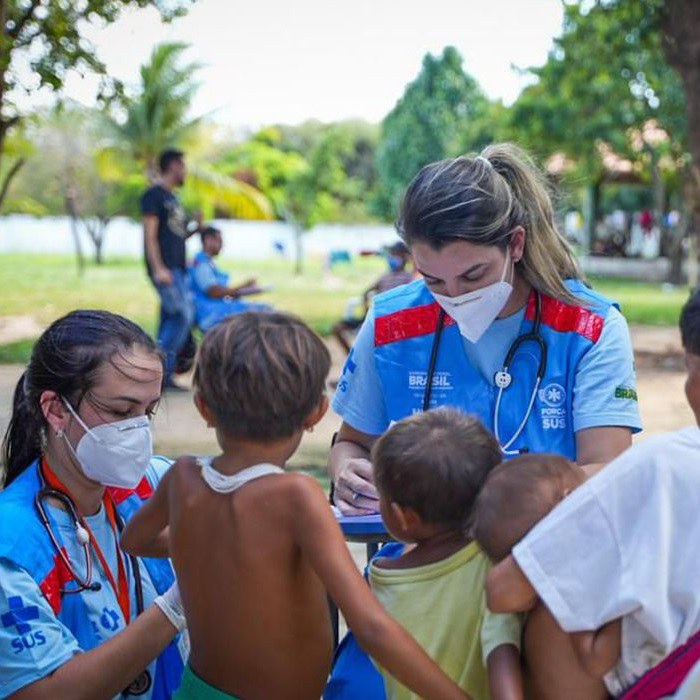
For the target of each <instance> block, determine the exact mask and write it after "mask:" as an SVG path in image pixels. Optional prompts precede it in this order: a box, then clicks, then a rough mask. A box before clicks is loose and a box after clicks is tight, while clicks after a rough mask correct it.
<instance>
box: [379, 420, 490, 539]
mask: <svg viewBox="0 0 700 700" xmlns="http://www.w3.org/2000/svg"><path fill="white" fill-rule="evenodd" d="M500 461H501V450H500V449H499V447H498V443H497V442H496V439H495V438H494V437H493V435H491V433H490V432H489V431H488V430H486V428H484V426H483V425H482V424H481V423H480V422H479V421H478V419H477V418H475V417H474V416H468V415H465V414H464V413H461V412H459V411H457V410H455V409H450V408H438V409H435V410H433V411H429V412H428V413H420V414H416V415H414V416H410V417H408V418H404V419H403V420H402V421H400V422H399V423H396V425H394V426H393V427H391V428H390V429H389V430H388V431H387V432H386V433H385V434H384V435H383V436H382V437H381V438H379V440H378V441H377V442H376V443H375V445H374V448H373V450H372V462H373V464H374V478H375V482H376V484H377V488H378V489H379V492H380V494H381V495H382V497H383V498H385V499H386V500H387V501H390V502H393V503H397V504H398V505H400V506H404V507H406V508H411V509H412V510H414V511H415V512H416V513H417V514H418V515H419V516H420V517H421V518H422V519H423V520H424V521H426V522H430V523H434V524H444V525H450V526H453V527H455V528H463V529H466V528H467V527H468V526H469V521H470V518H471V514H472V508H473V505H474V501H475V499H476V496H477V494H478V493H479V490H480V489H481V485H482V484H483V482H484V479H485V478H486V475H487V474H488V473H489V471H490V470H491V469H493V467H495V466H496V465H497V464H498V463H499V462H500Z"/></svg>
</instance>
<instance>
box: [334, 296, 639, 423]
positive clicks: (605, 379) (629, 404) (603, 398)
mask: <svg viewBox="0 0 700 700" xmlns="http://www.w3.org/2000/svg"><path fill="white" fill-rule="evenodd" d="M523 314H524V311H522V312H520V313H519V314H514V315H513V316H510V317H508V318H505V319H498V320H496V321H495V322H494V323H493V324H492V325H491V326H490V327H489V328H488V329H487V331H486V333H485V334H484V335H483V336H482V338H480V339H479V341H478V342H477V343H470V342H469V341H468V340H466V339H463V346H464V349H465V355H466V356H467V358H468V360H469V363H470V364H471V365H472V366H473V367H475V368H477V369H478V370H479V372H480V373H481V374H482V375H483V376H484V377H485V378H487V379H488V380H489V382H490V383H491V384H493V376H494V374H495V372H496V370H498V369H501V367H502V363H503V360H504V359H505V356H506V353H507V352H508V348H509V347H510V345H511V343H512V342H513V340H515V338H516V337H517V335H518V328H519V326H520V323H521V321H522V318H523ZM409 361H410V360H409V358H407V362H409ZM418 369H421V370H424V371H425V370H427V369H428V368H427V367H424V368H423V367H421V368H418ZM619 387H623V388H624V389H625V390H629V391H630V392H633V391H636V378H635V374H634V362H633V354H632V343H631V341H630V336H629V332H628V329H627V323H626V321H625V318H624V316H623V315H622V314H621V313H620V312H619V311H618V309H617V308H615V307H614V306H610V307H609V309H608V311H607V315H606V318H605V324H604V326H603V330H602V332H601V335H600V338H599V339H598V341H597V343H596V344H595V345H594V346H593V347H592V348H591V349H590V351H589V352H587V353H586V355H585V356H584V357H583V359H582V360H581V362H580V363H579V365H578V368H577V371H576V376H575V383H574V386H573V387H571V390H573V397H574V399H573V416H572V420H573V429H574V431H575V432H577V431H579V430H583V429H585V428H594V427H599V426H623V427H629V428H631V429H632V430H633V431H635V432H636V431H638V430H640V429H641V420H640V417H639V406H638V403H637V402H636V401H634V400H627V401H614V400H613V398H614V395H615V392H616V390H617V389H618V388H619ZM526 408H527V407H526V406H523V407H522V410H523V411H524V410H525V409H526ZM333 410H334V411H335V412H336V413H337V414H338V415H339V416H340V417H341V418H342V419H343V420H344V421H345V422H346V423H348V424H349V425H351V426H352V427H353V428H355V429H356V430H360V431H362V432H364V433H368V434H369V435H380V434H382V433H383V432H384V431H385V430H386V429H387V428H388V427H389V423H390V421H389V418H388V415H387V409H386V405H385V401H384V393H383V388H382V383H381V380H380V377H379V373H378V372H377V368H376V364H375V355H374V311H373V310H372V309H370V311H369V313H368V315H367V318H366V319H365V322H364V323H363V325H362V327H361V328H360V331H359V332H358V334H357V338H356V340H355V345H354V347H353V349H352V352H351V353H350V356H349V357H348V361H347V362H346V365H345V368H344V369H343V375H342V377H341V380H340V382H339V384H338V389H337V391H336V394H335V397H334V398H333Z"/></svg>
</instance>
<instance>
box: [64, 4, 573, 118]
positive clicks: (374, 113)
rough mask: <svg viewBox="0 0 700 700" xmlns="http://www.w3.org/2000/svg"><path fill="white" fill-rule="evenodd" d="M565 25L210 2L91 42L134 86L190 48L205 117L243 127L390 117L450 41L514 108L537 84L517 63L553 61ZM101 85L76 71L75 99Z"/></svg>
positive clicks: (502, 7) (497, 8) (489, 14)
mask: <svg viewBox="0 0 700 700" xmlns="http://www.w3.org/2000/svg"><path fill="white" fill-rule="evenodd" d="M561 21H562V6H561V0H421V1H420V2H417V1H416V0H344V1H343V2H340V1H339V0H296V1H291V0H246V1H245V2H243V1H242V0H199V1H198V2H196V3H195V4H194V5H193V6H192V8H191V10H190V12H189V13H188V14H187V15H186V16H185V17H183V18H181V19H178V20H176V21H175V22H173V23H172V24H170V25H163V24H161V23H160V20H159V18H158V15H157V13H156V12H155V11H153V10H150V9H146V10H134V11H129V12H127V13H126V14H124V15H123V16H122V18H121V19H120V20H119V21H118V22H117V23H116V24H114V25H111V26H109V27H107V28H92V29H91V30H90V31H89V33H88V36H89V38H90V39H91V40H92V41H93V43H94V44H95V45H96V47H97V49H98V54H99V56H100V57H101V58H102V59H103V60H104V61H105V62H106V64H107V67H108V69H109V72H110V73H111V74H113V75H115V76H117V77H118V78H120V79H122V80H124V81H126V82H127V83H128V84H134V83H135V82H136V81H137V79H138V68H139V66H140V64H142V63H143V62H144V61H145V60H146V59H147V58H148V56H149V54H150V52H151V50H152V47H153V45H154V44H156V43H159V42H162V41H184V42H186V43H188V44H190V45H191V49H190V50H189V52H188V54H187V57H188V58H189V59H190V60H194V61H198V62H200V63H202V64H203V68H202V70H201V71H200V73H199V74H198V78H199V80H200V81H201V83H202V86H201V88H200V90H199V92H198V94H197V101H196V105H195V108H194V113H195V114H204V113H212V112H213V117H214V118H215V119H216V120H217V121H219V122H221V123H224V124H228V125H229V126H231V127H236V128H240V127H243V126H246V127H257V126H260V125H263V124H269V123H273V122H281V123H290V124H293V123H298V122H301V121H303V120H305V119H308V118H317V119H320V120H322V121H333V120H339V119H344V118H349V117H362V118H365V119H368V120H371V121H380V120H381V119H382V117H383V116H384V115H385V114H386V113H387V112H388V111H389V110H390V109H391V108H392V107H393V105H394V104H395V103H396V100H397V99H398V98H399V97H400V96H401V94H402V92H403V89H404V87H405V85H406V83H407V82H409V81H410V80H412V79H413V78H414V77H415V75H416V74H417V72H418V71H419V69H420V63H421V59H422V57H423V55H424V54H425V53H426V52H428V51H429V52H432V53H439V52H440V51H442V49H443V48H444V47H445V46H447V45H450V44H451V45H454V46H456V47H457V49H458V50H459V52H460V53H461V55H462V56H463V58H464V67H465V69H466V70H467V71H468V72H469V73H471V74H472V75H473V76H474V77H475V78H476V79H477V80H478V81H479V83H480V84H481V86H482V87H483V88H484V90H485V91H486V93H487V94H488V95H489V96H490V97H492V98H501V99H503V100H504V101H505V102H506V103H510V102H512V101H513V100H514V99H515V97H516V96H517V94H518V92H519V91H520V90H521V88H522V87H523V86H524V85H525V79H524V78H523V77H522V76H520V75H519V74H518V71H517V68H518V67H519V68H526V67H528V66H532V65H541V64H542V63H544V61H545V60H546V57H547V52H548V50H549V49H550V48H551V45H552V39H553V37H554V36H556V35H558V34H559V33H560V30H561ZM95 84H96V82H95V81H94V80H92V79H90V78H86V79H82V78H78V77H76V76H74V77H71V78H70V79H69V81H68V84H67V90H66V92H67V94H68V95H69V96H71V97H73V98H75V99H78V100H79V101H81V102H84V103H86V104H90V103H91V102H92V100H93V96H94V94H95Z"/></svg>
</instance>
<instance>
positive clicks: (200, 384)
mask: <svg viewBox="0 0 700 700" xmlns="http://www.w3.org/2000/svg"><path fill="white" fill-rule="evenodd" d="M329 365H330V358H329V354H328V350H327V349H326V347H325V345H324V344H323V342H322V341H321V340H320V338H318V337H317V336H316V335H315V334H314V333H313V332H312V331H311V330H310V329H309V328H308V327H307V326H306V325H305V324H304V323H302V322H301V321H300V320H298V319H296V318H293V317H291V316H288V315H286V314H280V313H243V314H240V315H237V316H234V317H232V318H230V319H228V320H226V321H224V322H223V323H221V324H220V325H218V326H216V327H215V328H214V329H212V330H211V331H210V332H209V333H208V334H207V335H206V336H205V338H204V341H203V343H202V347H201V350H200V354H199V357H198V360H197V367H196V371H195V376H194V385H195V404H196V406H197V408H198V410H199V412H200V413H201V415H202V417H203V418H204V420H205V421H206V422H207V424H208V425H209V426H210V427H212V428H214V430H215V431H216V437H217V441H218V443H219V445H220V447H221V453H220V454H219V455H217V456H216V457H213V458H195V457H181V458H180V459H178V460H177V462H176V463H175V464H174V465H173V467H172V469H171V470H170V472H169V473H168V474H167V475H166V476H165V477H164V479H163V480H162V482H161V484H160V486H159V488H158V490H157V491H156V493H155V494H154V496H153V498H152V499H151V500H150V501H149V502H148V503H147V504H146V505H145V506H144V507H143V508H142V510H141V511H140V512H139V513H138V514H137V516H135V517H134V519H133V520H132V521H131V522H130V523H129V526H128V527H127V528H126V530H125V531H124V535H123V539H122V543H123V546H124V548H125V549H127V550H128V551H131V552H134V553H136V552H138V553H142V554H145V555H148V556H167V555H168V553H169V554H170V555H171V556H172V559H173V563H174V566H175V570H176V572H177V576H178V580H179V583H180V587H181V592H182V600H183V603H184V608H185V613H186V618H187V625H188V629H189V634H190V640H191V645H192V652H191V655H190V659H189V665H188V667H187V669H186V671H185V675H184V677H183V682H182V686H181V688H180V691H179V695H178V696H179V697H182V698H226V697H244V698H246V700H269V699H270V698H275V700H285V699H289V700H292V699H294V700H304V699H306V698H308V699H309V700H311V699H313V700H318V698H319V697H320V695H321V692H322V690H323V687H324V684H325V681H326V678H327V676H328V672H329V670H330V665H331V655H332V635H331V624H330V617H329V607H328V600H327V594H328V595H330V597H331V598H332V599H333V600H334V601H335V603H336V604H337V606H338V607H339V608H340V610H341V611H342V612H343V614H344V616H345V619H346V620H347V622H348V625H349V626H350V627H351V628H352V629H353V630H354V631H355V634H356V635H357V637H358V639H359V640H360V643H361V644H362V645H363V646H364V648H366V649H367V651H368V652H369V653H371V654H372V655H373V656H374V657H375V658H376V659H378V660H379V662H380V663H381V664H382V665H383V666H384V667H386V668H387V669H388V670H389V672H390V673H392V674H394V675H395V676H396V677H397V678H399V679H400V680H401V682H402V683H404V684H406V685H407V686H409V687H411V688H412V689H413V690H414V691H415V692H416V693H418V694H419V695H421V696H422V697H426V698H440V699H442V698H444V699H445V700H450V699H452V698H455V699H457V698H465V697H467V696H466V695H465V694H464V693H463V692H462V691H461V690H460V689H459V688H458V687H457V685H456V684H455V683H453V682H452V681H451V680H450V679H449V678H448V677H447V676H446V675H444V674H443V673H442V671H440V669H439V668H438V666H437V665H436V664H435V663H434V662H433V661H431V660H430V658H429V657H428V656H427V655H426V654H425V652H423V651H422V649H421V648H420V647H419V646H418V644H417V643H416V642H415V641H414V640H413V639H412V637H411V636H410V635H409V634H408V633H407V632H405V631H404V630H403V629H402V628H401V627H400V626H399V625H398V624H397V623H396V622H395V621H394V620H392V619H391V618H390V617H389V615H387V613H386V612H385V611H384V610H383V608H382V607H381V605H380V604H379V603H378V602H377V600H376V599H375V597H374V596H373V595H372V593H371V591H370V590H369V588H368V587H367V585H366V583H365V582H364V580H363V579H362V577H361V575H360V573H359V571H358V569H357V566H356V565H355V563H354V561H353V559H352V557H351V555H350V553H349V551H348V548H347V546H346V544H345V541H344V539H343V535H342V532H341V530H340V528H339V527H338V524H337V522H336V520H335V518H334V517H333V515H332V512H331V509H330V507H329V505H328V500H327V497H326V495H325V494H324V492H323V490H322V489H321V487H320V486H319V484H318V483H317V481H316V480H315V479H313V478H312V477H309V476H307V475H304V474H301V473H286V472H285V471H284V467H285V464H286V463H287V460H288V459H289V458H290V457H291V456H292V454H293V453H294V452H295V450H296V449H297V447H298V446H299V443H300V441H301V438H302V436H303V434H304V431H305V430H311V429H312V428H313V427H314V425H316V424H317V423H318V422H319V421H320V420H321V418H322V417H323V415H324V413H325V411H326V409H327V405H328V401H327V399H326V396H325V382H326V377H327V374H328V369H329ZM168 526H169V528H168ZM178 696H176V697H178Z"/></svg>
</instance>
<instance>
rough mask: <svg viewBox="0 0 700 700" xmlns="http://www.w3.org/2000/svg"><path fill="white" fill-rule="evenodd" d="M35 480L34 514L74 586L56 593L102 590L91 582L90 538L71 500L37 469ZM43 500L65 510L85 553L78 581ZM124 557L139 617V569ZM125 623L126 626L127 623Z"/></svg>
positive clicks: (119, 524) (119, 525) (121, 526)
mask: <svg viewBox="0 0 700 700" xmlns="http://www.w3.org/2000/svg"><path fill="white" fill-rule="evenodd" d="M39 478H40V479H41V488H40V489H39V490H38V491H37V492H36V495H35V496H34V504H35V506H36V510H37V513H38V514H39V518H40V519H41V523H42V525H43V526H44V529H45V530H46V532H47V534H48V536H49V538H50V539H51V544H52V545H53V546H54V548H55V549H56V552H57V553H58V556H59V557H60V558H61V561H62V562H63V564H64V566H65V567H66V570H67V571H68V573H69V574H70V576H71V578H72V579H73V581H74V582H75V586H74V587H72V588H65V587H62V588H61V589H60V593H61V594H69V593H81V592H82V591H99V590H100V589H101V588H102V584H101V583H99V581H93V580H92V556H91V554H90V534H89V533H88V531H87V530H86V529H85V528H84V527H83V525H82V523H81V522H80V517H79V516H78V512H77V511H76V509H75V504H74V503H73V500H72V499H71V497H70V496H69V495H68V494H66V493H64V492H63V491H58V490H57V489H53V488H51V487H49V486H47V484H46V480H45V478H44V475H43V474H42V473H41V468H40V469H39ZM47 498H53V499H55V500H57V501H59V502H60V503H61V504H62V505H63V507H64V508H65V510H66V511H67V512H68V515H69V516H70V518H71V519H72V521H73V524H74V526H75V538H76V540H77V541H78V544H80V545H81V546H82V548H83V552H84V553H85V577H82V576H80V575H79V574H78V572H77V571H76V569H75V567H74V566H73V564H72V563H71V561H70V558H69V557H68V553H67V551H66V550H65V548H64V547H61V544H60V542H59V541H58V538H57V537H56V534H55V533H54V531H53V527H52V526H51V521H50V519H49V516H48V514H47V512H46V508H45V506H44V501H45V500H46V499H47ZM117 528H118V530H119V532H121V531H122V530H123V529H124V522H123V520H122V519H121V518H120V517H119V515H118V514H117ZM128 557H129V563H130V564H131V570H132V571H133V573H134V587H135V589H136V610H137V614H138V615H140V614H141V613H142V612H143V610H144V607H143V585H142V581H141V570H140V569H139V565H138V562H137V561H136V558H135V557H134V556H133V555H131V554H129V555H128ZM126 622H127V624H128V622H129V620H127V621H126Z"/></svg>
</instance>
